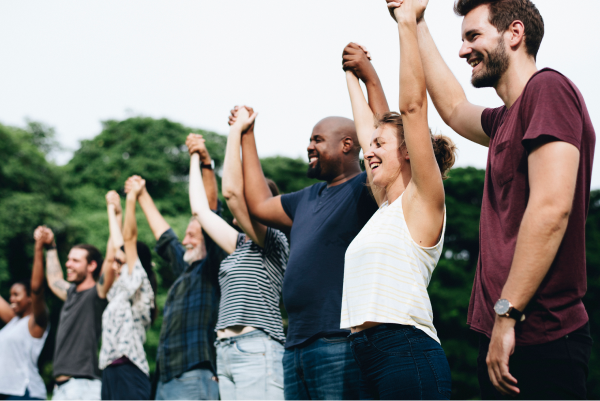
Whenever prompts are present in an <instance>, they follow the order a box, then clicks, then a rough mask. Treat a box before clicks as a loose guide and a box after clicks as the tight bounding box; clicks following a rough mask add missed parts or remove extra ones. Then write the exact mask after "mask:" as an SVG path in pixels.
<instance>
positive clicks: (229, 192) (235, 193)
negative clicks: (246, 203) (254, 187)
mask: <svg viewBox="0 0 600 401" xmlns="http://www.w3.org/2000/svg"><path fill="white" fill-rule="evenodd" d="M221 193H222V194H223V197H224V198H225V200H227V201H230V200H233V199H235V198H240V197H241V196H243V193H242V191H240V190H239V189H235V188H232V187H230V186H228V185H223V190H222V191H221Z"/></svg>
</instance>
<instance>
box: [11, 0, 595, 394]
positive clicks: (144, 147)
mask: <svg viewBox="0 0 600 401" xmlns="http://www.w3.org/2000/svg"><path fill="white" fill-rule="evenodd" d="M430 3H431V4H430V6H429V7H430V9H429V10H428V11H427V14H426V19H427V21H428V24H429V26H430V30H431V31H432V35H433V36H434V39H435V40H436V43H437V44H438V47H439V48H440V51H441V52H442V55H443V56H444V58H445V60H446V62H447V63H448V65H449V66H450V68H451V69H452V71H453V72H454V73H455V75H456V76H457V78H458V79H459V81H460V82H461V83H462V84H463V86H464V88H465V90H466V92H467V96H468V97H469V98H470V100H471V101H473V102H475V103H478V104H482V105H487V106H499V105H500V104H501V101H500V99H499V98H498V97H497V96H496V94H495V92H494V91H493V90H492V89H483V90H475V89H474V88H472V87H471V86H470V83H469V78H470V67H469V66H468V65H467V64H466V62H465V61H464V60H461V59H459V58H458V49H459V48H460V45H461V40H460V23H461V19H460V18H458V17H456V16H455V15H454V14H453V13H452V9H451V3H452V2H450V1H447V0H446V1H444V2H441V1H435V0H431V1H430ZM442 3H443V5H442ZM536 3H537V6H538V8H539V9H540V11H541V13H542V16H543V17H544V21H545V25H546V36H545V39H544V42H543V43H542V46H541V49H540V54H539V56H538V66H539V67H540V68H541V67H546V66H551V67H553V68H555V69H557V70H558V71H560V72H562V73H564V74H565V75H566V76H567V77H569V78H570V79H571V80H573V81H574V82H575V84H576V85H577V86H578V87H579V89H580V90H581V92H582V94H583V96H584V98H585V100H586V103H587V107H588V109H589V111H590V114H591V117H592V121H593V123H594V125H595V126H596V127H600V111H599V110H600V80H598V79H596V74H595V70H594V71H593V70H592V69H594V68H595V67H596V65H597V62H598V61H600V60H599V59H598V55H597V52H596V51H594V50H593V48H590V47H591V46H595V45H593V43H596V42H597V40H598V39H599V37H598V33H597V31H595V30H594V29H593V27H594V26H595V21H594V19H595V18H596V16H597V15H598V13H599V12H600V2H590V1H584V0H574V1H571V2H569V3H568V7H566V6H565V3H564V2H559V1H556V0H544V1H537V2H536ZM0 37H1V38H2V40H1V41H0V58H1V60H2V68H3V74H1V75H0V160H1V163H0V294H2V296H4V297H5V298H7V297H8V290H9V287H10V284H11V283H12V282H13V281H16V280H19V279H23V278H25V279H27V278H28V277H29V276H30V272H31V264H32V255H33V237H32V236H33V230H34V229H35V227H36V226H37V225H39V224H46V225H48V226H50V227H51V228H52V229H54V230H55V232H56V235H57V243H58V249H59V252H60V257H61V261H62V262H63V263H64V262H65V260H66V253H67V252H68V250H69V249H70V247H71V246H72V245H75V244H76V243H81V242H88V243H91V244H94V245H95V246H97V247H98V248H100V249H101V250H102V251H104V250H105V247H106V240H107V239H108V222H107V218H106V208H105V201H104V194H105V193H106V192H107V191H108V190H110V189H117V190H119V191H121V192H122V188H123V184H124V181H125V179H126V178H127V177H128V176H129V175H131V174H140V175H142V176H143V177H144V178H146V180H147V186H148V191H149V192H150V194H151V195H152V196H153V197H154V199H155V200H156V202H157V205H158V207H159V210H160V211H161V212H162V213H163V214H164V215H165V217H166V219H167V221H168V222H169V223H170V224H171V225H172V227H173V228H174V229H175V231H176V233H177V234H178V235H180V238H183V233H184V231H185V227H186V225H187V222H188V220H189V215H190V211H189V203H188V194H187V176H188V169H189V156H188V153H187V149H186V148H185V146H184V142H185V137H186V136H187V134H188V133H189V132H196V133H201V134H203V135H205V136H206V137H207V140H208V147H209V151H210V153H211V155H212V157H213V158H214V159H215V161H216V166H217V169H219V167H220V166H221V165H222V160H223V154H224V148H225V142H226V136H224V135H222V134H224V133H226V132H227V124H226V121H227V115H228V112H229V109H231V108H232V107H233V106H234V105H235V104H249V105H252V106H253V107H255V109H256V110H257V111H258V112H259V116H258V120H257V127H256V133H257V141H258V148H259V153H260V155H261V157H262V163H263V168H264V170H265V174H266V175H267V176H268V177H270V178H272V179H274V180H275V181H276V183H277V184H278V185H279V187H280V189H281V190H282V192H284V193H288V192H292V191H296V190H299V189H301V188H304V187H305V186H307V185H310V184H312V183H313V182H314V181H312V180H309V179H307V178H306V174H305V172H306V168H307V166H306V145H307V144H308V138H309V136H310V133H311V130H312V127H313V125H314V124H315V123H316V122H317V121H318V120H320V119H321V118H323V117H325V116H328V115H341V116H346V117H350V118H351V116H352V114H351V109H350V102H349V99H348V95H347V90H346V84H345V77H344V73H343V72H342V70H341V54H342V50H343V48H344V46H345V45H346V44H347V43H348V42H350V41H355V42H358V43H361V44H364V45H366V46H367V47H368V48H369V50H370V51H371V53H372V56H373V63H374V65H375V67H376V69H377V70H378V72H379V74H380V77H381V79H382V82H383V84H384V88H385V90H386V94H387V97H388V101H389V103H390V106H391V107H392V109H394V108H395V105H396V104H397V98H398V54H399V50H398V39H397V30H396V28H395V25H394V23H393V21H392V20H391V18H390V17H389V14H388V13H387V9H386V7H385V2H384V1H383V0H381V1H380V2H365V1H360V0H348V1H345V2H343V3H342V6H341V7H340V3H326V2H317V1H305V2H302V3H297V2H295V3H282V2H275V1H261V2H242V1H233V2H197V1H183V0H182V1H178V2H175V3H174V2H169V3H167V2H157V1H143V2H142V1H137V0H136V1H133V0H132V1H127V2H121V1H102V2H100V1H89V2H85V3H81V2H74V1H53V2H42V1H23V2H16V1H6V2H2V3H0ZM594 48H595V47H594ZM430 125H431V127H432V129H433V130H434V131H437V132H442V133H444V134H447V135H450V136H451V137H452V139H454V140H455V141H456V142H457V144H458V146H459V149H460V154H459V159H458V163H457V166H458V167H457V168H455V169H454V170H453V171H452V172H451V177H452V178H451V179H449V180H448V181H446V182H445V185H446V195H447V199H446V204H447V210H448V225H447V234H446V242H445V249H444V253H443V258H442V259H441V260H440V263H439V265H438V267H437V269H436V273H435V274H434V275H433V280H432V282H431V284H430V287H429V291H430V296H431V300H432V305H433V308H434V316H435V324H436V327H437V329H438V333H439V335H440V339H441V341H442V346H443V347H444V349H445V351H446V354H447V356H448V359H449V362H450V366H451V369H452V374H453V381H454V382H453V397H454V398H466V399H469V398H476V397H477V396H478V386H477V377H476V370H475V367H476V357H477V344H476V338H475V336H474V335H473V334H472V333H471V332H470V330H469V329H468V327H467V326H466V313H467V307H468V301H469V296H470V292H471V287H472V283H473V275H474V271H475V265H476V262H477V255H478V252H479V249H478V225H479V211H480V206H481V196H482V191H483V180H484V171H483V170H482V169H483V168H485V163H486V158H487V151H486V149H485V148H483V147H480V146H477V145H474V144H471V143H469V142H467V141H464V140H462V138H460V137H458V135H456V134H455V133H453V132H452V131H451V130H450V129H449V128H448V127H447V126H446V125H445V124H444V123H443V122H442V121H441V119H440V118H439V116H438V115H437V113H436V112H435V109H434V108H433V106H432V105H431V107H430ZM599 146H600V145H599ZM596 150H598V147H597V149H596ZM596 153H597V154H598V152H596ZM599 166H600V163H596V165H595V167H594V173H593V176H592V181H593V185H592V187H593V188H594V189H595V190H594V191H593V192H592V199H591V203H590V213H589V217H588V222H587V232H586V239H587V253H588V255H587V256H588V258H587V268H588V294H587V296H586V299H585V300H584V302H585V304H586V307H587V309H588V312H589V314H590V319H591V326H592V335H593V336H594V338H596V333H597V332H598V330H597V328H599V327H600V306H599V305H600V302H598V300H597V299H596V298H598V297H600V245H599V244H600V190H599V189H600V167H599ZM217 171H219V170H217ZM138 209H139V208H138ZM225 215H226V217H227V218H230V217H231V216H230V214H229V213H228V212H227V211H226V212H225ZM138 223H139V226H140V239H141V240H142V241H144V242H146V243H147V244H148V245H149V246H151V247H153V246H154V243H155V241H154V239H153V236H152V234H151V232H150V229H149V227H148V225H147V223H146V220H145V218H144V216H143V214H142V213H141V211H139V210H138ZM154 256H155V258H154V261H155V263H156V269H157V272H158V276H159V293H158V296H157V301H158V304H159V307H161V308H162V305H163V304H164V301H165V299H166V292H167V290H168V288H169V286H170V285H171V283H172V282H173V280H174V277H173V275H172V274H171V272H170V270H169V268H168V266H166V265H165V264H164V263H162V260H160V258H158V257H157V256H156V254H154ZM46 294H47V300H48V305H49V307H50V310H51V313H52V332H51V336H50V337H49V339H48V341H47V342H46V347H45V349H44V352H43V355H42V357H41V358H40V371H41V372H42V374H43V377H44V379H45V380H46V383H47V385H48V387H49V388H50V386H52V384H53V383H52V352H53V345H54V334H55V330H56V325H57V321H58V315H59V312H60V308H61V306H62V303H61V301H60V300H58V299H57V298H56V297H54V295H52V294H51V292H50V291H49V290H47V291H46ZM160 325H161V319H158V320H157V321H156V322H155V324H154V326H153V327H152V329H151V332H150V333H149V335H148V341H147V343H146V352H147V355H148V358H149V360H150V363H151V368H152V370H153V369H154V359H155V356H156V347H157V343H158V336H159V331H160ZM599 357H600V352H599V351H598V350H597V349H596V348H595V349H594V354H593V356H592V361H591V362H590V378H589V381H588V383H589V394H588V396H589V398H600V366H598V359H599Z"/></svg>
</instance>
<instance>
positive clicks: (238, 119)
mask: <svg viewBox="0 0 600 401" xmlns="http://www.w3.org/2000/svg"><path fill="white" fill-rule="evenodd" d="M257 115H258V113H256V112H255V111H254V109H253V108H252V107H250V106H235V107H234V108H233V109H232V110H231V115H230V116H229V122H228V123H229V125H230V126H232V127H233V126H237V127H239V128H240V129H241V131H242V134H243V133H245V132H247V131H248V130H250V129H252V130H253V129H254V120H255V119H256V116H257Z"/></svg>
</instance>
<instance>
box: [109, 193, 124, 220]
mask: <svg viewBox="0 0 600 401" xmlns="http://www.w3.org/2000/svg"><path fill="white" fill-rule="evenodd" d="M109 205H113V206H114V207H115V214H117V215H119V214H121V213H123V209H122V208H121V197H120V196H119V194H118V193H117V191H114V190H113V191H108V192H107V193H106V206H109Z"/></svg>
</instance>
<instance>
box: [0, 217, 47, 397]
mask: <svg viewBox="0 0 600 401" xmlns="http://www.w3.org/2000/svg"><path fill="white" fill-rule="evenodd" d="M47 235H48V232H47V229H46V228H45V227H38V228H37V229H36V230H35V232H34V238H35V240H36V241H35V253H34V259H33V271H32V273H31V282H29V281H19V282H16V283H15V284H13V285H12V287H11V288H10V298H9V301H10V304H9V303H8V302H6V300H5V299H4V298H2V296H0V318H1V319H2V320H3V321H4V322H6V326H4V327H3V328H2V330H0V399H7V400H33V399H40V400H45V399H46V386H45V385H44V381H43V380H42V377H41V376H40V373H39V372H38V368H37V362H38V358H39V356H40V353H41V352H42V348H43V347H44V343H45V342H46V337H47V336H48V331H49V325H50V323H49V317H48V310H47V308H46V302H45V300H44V266H43V259H44V248H43V243H44V241H43V240H44V237H45V236H47Z"/></svg>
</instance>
